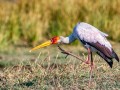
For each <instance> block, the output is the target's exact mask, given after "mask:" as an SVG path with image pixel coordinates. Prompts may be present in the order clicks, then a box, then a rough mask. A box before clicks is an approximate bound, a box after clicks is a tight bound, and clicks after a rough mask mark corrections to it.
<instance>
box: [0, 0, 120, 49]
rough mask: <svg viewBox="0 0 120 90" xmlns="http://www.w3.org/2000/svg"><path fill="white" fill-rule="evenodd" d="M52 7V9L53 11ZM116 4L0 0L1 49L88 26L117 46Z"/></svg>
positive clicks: (100, 0) (106, 1) (119, 7)
mask: <svg viewBox="0 0 120 90" xmlns="http://www.w3.org/2000/svg"><path fill="white" fill-rule="evenodd" d="M53 5H54V7H53ZM119 16H120V1H119V0H111V1H110V0H97V1H95V0H91V1H89V0H85V1H78V0H74V1H72V0H71V1H69V0H62V1H56V0H50V1H47V0H31V1H29V0H19V1H17V0H16V1H13V2H12V0H0V17H1V18H0V46H1V48H2V47H3V46H8V45H9V44H14V45H21V44H22V45H36V44H37V43H39V42H42V41H44V40H46V39H48V38H51V37H53V36H57V35H63V36H67V35H69V34H70V33H71V32H72V29H73V28H74V26H75V25H76V24H77V23H78V22H87V23H90V24H92V25H93V26H95V27H97V28H98V29H100V30H101V31H104V32H106V33H108V34H109V37H108V38H109V39H110V40H114V41H117V42H120V25H119V21H120V18H119Z"/></svg>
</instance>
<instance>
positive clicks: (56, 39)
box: [51, 36, 60, 44]
mask: <svg viewBox="0 0 120 90" xmlns="http://www.w3.org/2000/svg"><path fill="white" fill-rule="evenodd" d="M58 40H60V37H58V36H55V37H53V38H52V39H51V42H52V44H57V43H58Z"/></svg>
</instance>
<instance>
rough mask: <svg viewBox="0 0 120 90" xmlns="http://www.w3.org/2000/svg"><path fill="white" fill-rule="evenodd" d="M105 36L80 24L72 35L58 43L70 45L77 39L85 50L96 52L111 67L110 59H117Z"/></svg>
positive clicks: (88, 26) (92, 28)
mask: <svg viewBox="0 0 120 90" xmlns="http://www.w3.org/2000/svg"><path fill="white" fill-rule="evenodd" d="M107 36H108V35H107V34H106V33H103V32H101V31H100V30H98V29H97V28H95V27H94V26H92V25H90V24H87V23H84V22H80V23H78V24H77V25H76V26H75V27H74V29H73V32H72V34H71V35H70V36H68V37H65V38H64V37H61V41H60V42H62V43H71V42H73V41H74V40H76V39H78V40H79V41H80V42H81V43H82V44H83V46H84V47H85V48H86V49H90V50H91V52H96V53H97V54H98V55H100V56H101V57H102V58H103V59H104V60H105V61H106V62H107V63H108V64H109V65H110V67H112V64H113V61H112V59H113V58H115V59H116V60H117V61H119V58H118V56H117V54H116V53H115V52H114V50H113V49H112V46H111V44H110V42H109V41H108V40H107V39H106V37H107Z"/></svg>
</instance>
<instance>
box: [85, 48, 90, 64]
mask: <svg viewBox="0 0 120 90" xmlns="http://www.w3.org/2000/svg"><path fill="white" fill-rule="evenodd" d="M87 51H88V57H87V60H86V61H85V63H86V64H90V48H88V49H87Z"/></svg>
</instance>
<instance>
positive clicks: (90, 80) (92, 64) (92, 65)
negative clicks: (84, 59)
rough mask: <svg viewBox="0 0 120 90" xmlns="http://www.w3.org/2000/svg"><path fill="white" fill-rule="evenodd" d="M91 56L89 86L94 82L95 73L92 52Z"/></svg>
mask: <svg viewBox="0 0 120 90" xmlns="http://www.w3.org/2000/svg"><path fill="white" fill-rule="evenodd" d="M90 55H91V64H90V79H89V86H91V82H92V73H93V69H94V63H93V57H92V52H90Z"/></svg>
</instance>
